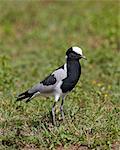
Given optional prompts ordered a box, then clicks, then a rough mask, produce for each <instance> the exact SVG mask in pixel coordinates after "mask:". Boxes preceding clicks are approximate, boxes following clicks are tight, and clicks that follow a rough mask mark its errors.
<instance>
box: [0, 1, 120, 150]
mask: <svg viewBox="0 0 120 150" xmlns="http://www.w3.org/2000/svg"><path fill="white" fill-rule="evenodd" d="M119 3H120V2H119V1H117V0H109V1H108V0H104V1H97V0H91V1H90V0H87V1H49V0H47V1H1V2H0V100H1V102H0V105H1V106H0V139H1V149H2V150H4V149H5V150H15V149H23V150H28V149H29V150H30V149H31V150H37V149H43V150H44V149H56V150H64V149H66V150H68V149H73V150H76V149H80V150H85V149H101V150H106V149H116V150H117V149H119V147H120V138H119V134H120V119H119V117H120V116H119V115H120V109H119V108H120V46H119V40H118V39H119V33H120V30H119V29H120V26H119V21H118V20H119V19H118V17H119V16H118V13H119V7H118V4H119ZM71 46H79V47H81V48H82V49H83V53H84V55H85V56H86V57H87V60H86V61H85V60H81V66H82V74H81V78H80V80H79V82H78V84H77V86H76V88H75V89H74V90H73V91H72V92H71V93H70V94H69V95H68V96H67V97H66V100H65V104H64V111H65V121H64V122H62V120H61V116H60V113H59V104H58V107H57V109H56V113H57V115H56V116H57V126H56V127H55V126H53V125H52V123H51V115H50V114H51V107H52V105H53V101H54V99H53V98H51V99H49V98H43V97H37V98H35V99H34V100H32V101H31V102H29V103H27V104H26V103H25V102H16V98H15V97H16V96H17V95H18V94H19V93H21V92H23V91H24V90H26V89H27V88H29V87H31V86H32V85H34V84H36V83H38V82H40V81H41V80H42V79H44V77H46V75H48V74H49V73H51V72H52V71H53V70H54V69H56V68H57V67H58V66H60V65H62V64H63V63H64V62H65V52H66V50H67V49H68V48H69V47H71Z"/></svg>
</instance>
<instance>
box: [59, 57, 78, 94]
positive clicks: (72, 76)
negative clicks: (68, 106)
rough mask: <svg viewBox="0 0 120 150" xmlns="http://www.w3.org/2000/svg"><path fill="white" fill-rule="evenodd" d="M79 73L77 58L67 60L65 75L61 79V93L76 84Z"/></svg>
mask: <svg viewBox="0 0 120 150" xmlns="http://www.w3.org/2000/svg"><path fill="white" fill-rule="evenodd" d="M80 74H81V66H80V63H79V60H73V61H68V62H67V77H66V78H65V79H64V80H63V83H62V85H61V89H62V92H63V93H66V92H68V91H71V90H72V89H73V88H74V87H75V85H76V84H77V82H78V80H79V78H80Z"/></svg>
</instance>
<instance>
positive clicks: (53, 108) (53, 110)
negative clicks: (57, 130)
mask: <svg viewBox="0 0 120 150" xmlns="http://www.w3.org/2000/svg"><path fill="white" fill-rule="evenodd" d="M55 105H56V102H54V105H53V106H52V120H53V124H54V125H56V121H55Z"/></svg>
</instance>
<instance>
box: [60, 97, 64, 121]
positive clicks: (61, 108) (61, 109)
mask: <svg viewBox="0 0 120 150" xmlns="http://www.w3.org/2000/svg"><path fill="white" fill-rule="evenodd" d="M63 103H64V98H62V103H61V106H60V112H61V115H62V119H63V120H64V112H63Z"/></svg>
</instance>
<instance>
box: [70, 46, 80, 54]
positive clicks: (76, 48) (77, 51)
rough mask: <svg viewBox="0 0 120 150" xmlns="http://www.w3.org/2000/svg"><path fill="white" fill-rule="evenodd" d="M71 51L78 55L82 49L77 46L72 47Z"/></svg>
mask: <svg viewBox="0 0 120 150" xmlns="http://www.w3.org/2000/svg"><path fill="white" fill-rule="evenodd" d="M72 49H73V51H74V52H75V53H77V54H79V55H82V49H81V48H79V47H72Z"/></svg>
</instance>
